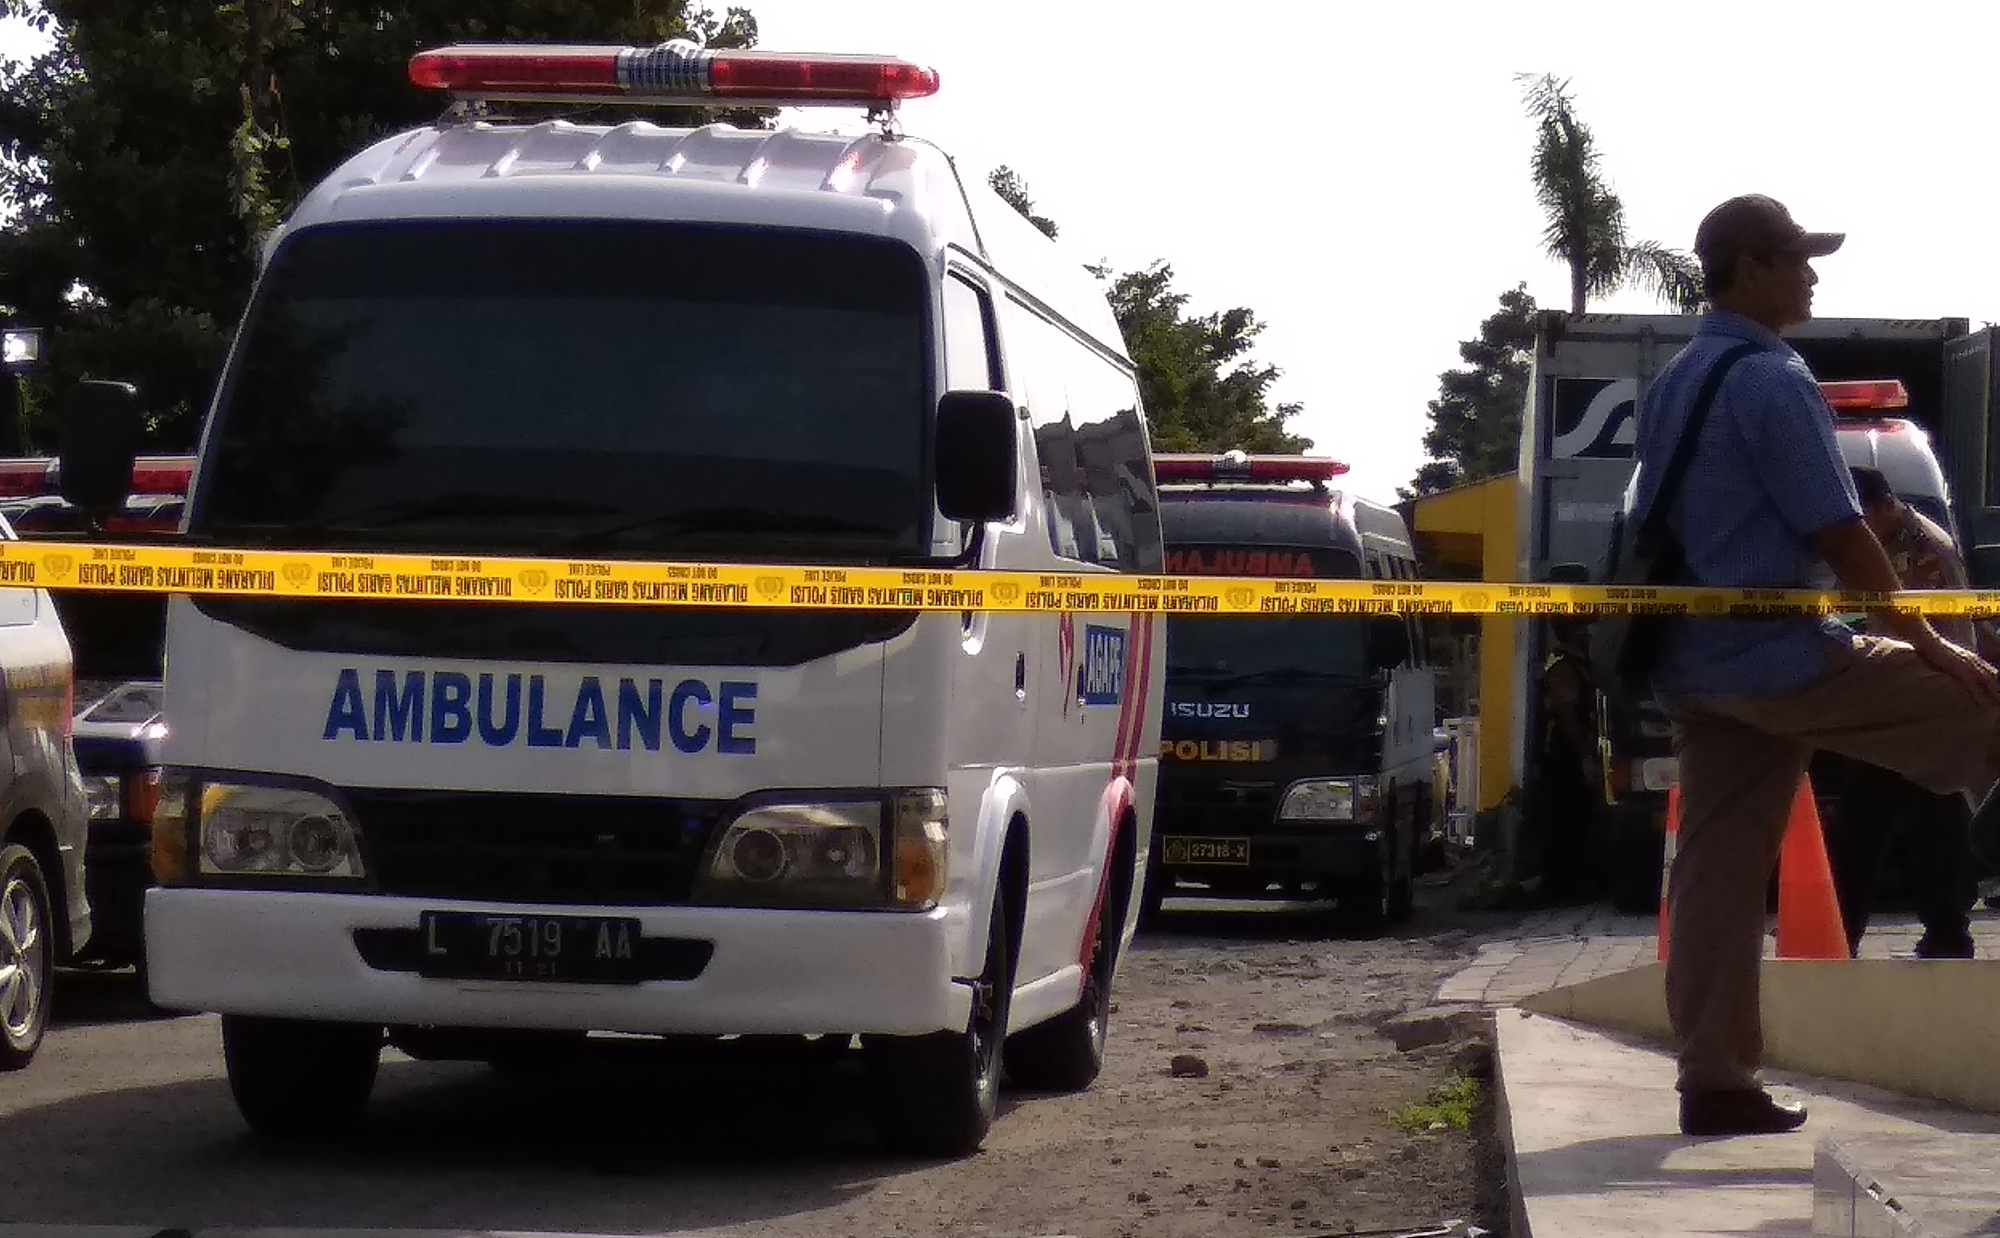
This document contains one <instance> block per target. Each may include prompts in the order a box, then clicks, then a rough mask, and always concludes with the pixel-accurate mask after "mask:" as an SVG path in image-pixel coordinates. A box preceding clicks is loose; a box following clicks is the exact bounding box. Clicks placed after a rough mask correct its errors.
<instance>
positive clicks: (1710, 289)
mask: <svg viewBox="0 0 2000 1238" xmlns="http://www.w3.org/2000/svg"><path fill="white" fill-rule="evenodd" d="M1844 239H1845V238H1844V236H1843V235H1842V234H1837V233H1823V232H1807V231H1806V230H1805V229H1803V228H1801V227H1800V226H1799V225H1798V224H1797V223H1795V222H1794V221H1793V219H1792V217H1791V214H1790V212H1789V211H1787V210H1786V209H1785V207H1784V206H1783V205H1781V204H1780V203H1778V202H1776V201H1774V200H1772V199H1770V198H1768V197H1764V196H1762V195H1754V194H1753V195H1747V196H1744V197H1739V198H1732V199H1731V200H1729V201H1728V202H1725V203H1723V204H1722V205H1720V206H1718V207H1716V208H1715V209H1714V210H1713V211H1711V212H1710V213H1709V214H1708V216H1707V217H1706V218H1705V219H1703V220H1702V223H1701V227H1700V229H1699V230H1698V231H1697V233H1696V236H1695V253H1696V255H1697V256H1698V257H1699V258H1700V260H1701V265H1702V276H1703V281H1704V286H1705V289H1706V291H1707V294H1708V299H1709V303H1710V305H1711V306H1712V307H1713V310H1712V312H1711V313H1709V314H1708V315H1707V316H1705V317H1704V318H1703V319H1702V322H1701V325H1700V327H1699V329H1698V331H1697V333H1696V335H1695V338H1694V339H1693V340H1692V341H1691V342H1690V343H1689V344H1688V346H1687V347H1686V348H1684V349H1683V350H1681V352H1680V353H1679V354H1677V355H1676V356H1675V357H1674V358H1673V359H1672V360H1671V361H1669V362H1668V363H1667V365H1666V366H1665V367H1664V368H1663V369H1662V370H1661V372H1660V374H1659V376H1658V377H1657V378H1656V379H1655V380H1654V381H1653V383H1652V385H1651V387H1650V388H1649V389H1648V390H1647V392H1646V396H1645V402H1644V405H1643V407H1642V409H1641V412H1640V417H1639V426H1638V439H1637V443H1636V455H1637V457H1638V465H1639V476H1638V482H1639V484H1638V487H1637V489H1636V491H1635V494H1634V498H1635V507H1634V517H1633V518H1634V519H1639V518H1642V517H1643V515H1644V513H1645V512H1646V510H1647V508H1648V507H1649V506H1650V504H1651V502H1652V497H1653V489H1654V488H1655V486H1656V484H1657V481H1658V479H1659V476H1660V474H1661V473H1662V472H1663V471H1664V470H1665V468H1666V462H1667V460H1668V459H1669V458H1670V457H1671V456H1672V455H1673V453H1674V449H1675V447H1676V446H1677V445H1678V444H1679V441H1680V437H1681V433H1682V430H1683V429H1684V428H1685V426H1686V425H1687V423H1688V419H1689V413H1690V412H1691V411H1692V408H1691V406H1692V404H1693V401H1694V397H1695V392H1696V391H1697V390H1698V389H1699V388H1700V386H1701V385H1702V383H1703V380H1704V379H1705V378H1706V377H1707V376H1708V374H1709V371H1710V369H1711V367H1712V366H1713V365H1714V364H1715V363H1716V360H1717V358H1718V357H1720V356H1721V355H1722V354H1723V353H1725V352H1728V351H1729V350H1730V349H1732V348H1734V347H1736V346H1738V345H1740V344H1743V343H1749V344H1752V345H1754V346H1755V351H1753V352H1751V353H1750V354H1749V355H1747V356H1744V357H1742V358H1740V359H1739V360H1737V361H1736V362H1735V364H1734V366H1733V367H1732V368H1731V369H1730V371H1729V372H1728V374H1727V375H1726V376H1725V377H1724V378H1723V380H1722V383H1721V385H1720V387H1719V388H1718V389H1717V391H1716V395H1715V402H1714V404H1713V405H1712V406H1711V407H1710V410H1709V413H1708V417H1707V419H1706V421H1705V422H1704V423H1703V424H1702V426H1701V428H1700V431H1699V434H1698V437H1697V439H1696V443H1695V448H1694V452H1693V455H1692V458H1691V462H1690V464H1689V466H1688V470H1687V474H1686V476H1685V477H1684V478H1683V480H1682V483H1681V487H1680V490H1679V493H1678V494H1677V495H1674V496H1671V503H1670V506H1669V507H1668V509H1667V513H1666V514H1667V521H1666V523H1667V528H1668V529H1669V530H1670V531H1671V533H1672V534H1673V536H1674V537H1675V539H1676V540H1677V541H1678V542H1679V544H1680V548H1681V554H1682V558H1683V561H1684V563H1685V582H1684V583H1688V584H1699V585H1704V586H1710V587H1719V588H1810V587H1812V586H1813V577H1814V575H1815V574H1816V572H1818V570H1819V569H1820V565H1822V564H1824V565H1825V568H1827V569H1830V570H1831V571H1832V573H1833V575H1834V577H1835V579H1836V580H1837V581H1838V582H1839V584H1840V587H1842V588H1846V589H1853V590H1865V591H1870V592H1892V591H1895V590H1896V589H1898V588H1900V587H1901V582H1900V581H1899V580H1898V578H1897V576H1896V572H1895V569H1894V567H1893V566H1892V565H1891V563H1890V561H1889V558H1888V556H1887V554H1886V553H1885V552H1884V551H1883V549H1882V544H1881V542H1879V541H1878V540H1877V539H1876V537H1875V534H1874V533H1873V532H1871V531H1870V530H1869V528H1868V526H1867V525H1866V524H1865V523H1864V522H1863V520H1862V513H1861V508H1860V504H1859V503H1858V502H1857V500H1856V496H1855V491H1854V482H1853V479H1852V478H1851V477H1850V476H1849V474H1848V469H1847V465H1846V463H1845V461H1844V460H1843V459H1842V457H1841V454H1840V448H1839V447H1838V445H1837V444H1836V442H1835V438H1834V425H1833V413H1832V410H1831V409H1829V408H1828V407H1827V404H1826V400H1825V398H1824V397H1823V396H1822V395H1821V394H1820V391H1819V387H1818V384H1817V383H1816V382H1815V381H1814V378H1813V375H1812V371H1811V370H1810V369H1808V368H1807V366H1806V363H1805V361H1804V359H1803V358H1801V357H1800V356H1799V355H1798V353H1796V352H1795V351H1793V349H1792V348H1791V347H1790V346H1789V345H1787V344H1786V343H1785V342H1784V340H1783V339H1781V338H1780V336H1779V333H1780V332H1782V331H1785V330H1787V329H1789V328H1791V327H1794V326H1797V325H1799V324H1801V323H1804V322H1806V321H1808V320H1809V319H1810V318H1811V317H1812V295H1813V293H1812V290H1813V285H1814V284H1816V283H1818V282H1819V277H1818V276H1817V274H1815V273H1814V271H1813V269H1812V259H1814V258H1819V257H1824V256H1826V255H1828V254H1831V253H1833V252H1834V251H1836V250H1837V249H1839V248H1840V245H1841V243H1842V241H1843V240H1844ZM1883 628H1884V631H1885V633H1886V635H1857V634H1855V633H1853V632H1850V631H1849V630H1848V629H1846V628H1845V627H1843V626H1842V625H1841V624H1840V623H1839V622H1838V621H1837V620H1834V619H1832V618H1828V619H1825V620H1820V619H1814V618H1810V617H1783V618H1762V619H1751V618H1744V619H1734V618H1729V619H1725V618H1716V619H1680V620H1675V621H1674V622H1672V623H1671V624H1668V625H1666V626H1665V630H1664V632H1663V634H1662V643H1661V648H1660V652H1659V658H1658V661H1657V662H1656V664H1655V666H1654V669H1653V690H1654V692H1655V694H1656V695H1657V696H1658V698H1659V700H1660V702H1661V704H1662V705H1663V706H1664V707H1665V708H1666V710H1667V713H1668V715H1669V716H1670V717H1671V718H1672V719H1673V722H1674V731H1675V748H1676V751H1677V753H1678V754H1679V757H1680V771H1681V821H1680V833H1679V839H1678V842H1677V846H1676V850H1675V853H1674V864H1673V868H1672V873H1671V876H1670V878H1669V881H1670V888H1669V891H1668V895H1669V901H1670V905H1669V912H1668V914H1669V923H1668V933H1669V937H1670V939H1671V941H1672V943H1673V948H1672V950H1671V951H1669V953H1668V960H1667V1008H1668V1013H1669V1015H1670V1017H1671V1019H1672V1023H1673V1027H1674V1032H1675V1035H1676V1036H1677V1037H1678V1038H1679V1040H1680V1041H1681V1054H1680V1080H1679V1087H1680V1092H1681V1129H1682V1130H1683V1132H1685V1133H1686V1134H1689V1135H1735V1134H1771V1133H1777V1132H1781V1131H1788V1130H1794V1129H1797V1128H1798V1127H1799V1126H1800V1125H1801V1124H1803V1123H1804V1121H1805V1117H1806V1115H1805V1110H1804V1109H1803V1108H1801V1107H1799V1106H1796V1105H1785V1104H1780V1103H1779V1102H1778V1101H1776V1100H1775V1099H1773V1098H1772V1097H1771V1096H1770V1094H1769V1093H1767V1092H1766V1091H1765V1090H1764V1089H1763V1087H1762V1085H1761V1084H1760V1083H1759V1081H1758V1077H1757V1067H1758V1063H1759V1058H1760V1057H1761V1054H1762V1049H1763V1041H1762V1029H1761V1021H1760V1012H1759V1007H1758V975H1759V970H1760V967H1761V963H1762V958H1763V947H1764V915H1765V910H1764V908H1765V894H1766V890H1767V888H1768V885H1769V881H1770V877H1771V873H1772V871H1773V869H1774V868H1775V866H1776V864H1777V860H1778V851H1779V847H1780V845H1781V843H1782V842H1783V840H1784V832H1785V825H1786V822H1787V820H1788V819H1789V816H1790V810H1791V805H1792V801H1793V799H1794V797H1795V796H1796V794H1797V791H1798V787H1799V783H1800V780H1801V779H1802V778H1803V777H1804V775H1805V772H1806V763H1807V760H1808V759H1809V758H1810V756H1811V755H1812V753H1813V752H1814V751H1815V750H1822V749H1823V750H1827V751H1832V752H1837V753H1839V754H1841V755H1843V756H1847V757H1851V758H1854V759H1856V760H1861V761H1866V762H1869V763H1870V764H1873V765H1877V766H1880V767H1882V768H1885V769H1889V770H1894V771H1895V772H1897V773H1900V774H1903V775H1904V776H1906V777H1908V778H1909V779H1910V780H1911V781H1913V782H1916V783H1918V784H1919V785H1921V786H1924V787H1927V788H1929V789H1930V790H1933V791H1937V792H1940V793H1951V792H1962V791H1969V792H1971V793H1972V794H1973V795H1975V796H1979V795H1984V794H1985V793H1986V791H1987V790H1988V788H1990V787H1993V786H1994V785H1995V783H1996V782H2000V681H1996V678H1995V674H1994V671H1993V669H1992V668H1991V667H1990V666H1988V665H1987V664H1986V663H1985V662H1983V661H1981V660H1980V659H1979V658H1978V657H1977V655H1975V654H1973V653H1971V652H1970V651H1967V650H1964V649H1961V648H1959V647H1958V646H1955V645H1952V644H1950V643H1949V642H1947V641H1945V640H1944V639H1942V638H1941V637H1940V636H1939V635H1938V633H1937V632H1936V631H1935V630H1934V629H1933V628H1932V627H1931V625H1930V624H1929V622H1927V621H1926V620H1925V619H1923V618H1922V617H1921V616H1914V615H1899V616H1893V617H1889V618H1887V619H1885V620H1884V621H1883Z"/></svg>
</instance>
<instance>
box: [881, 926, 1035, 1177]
mask: <svg viewBox="0 0 2000 1238" xmlns="http://www.w3.org/2000/svg"><path fill="white" fill-rule="evenodd" d="M1014 956H1015V949H1014V942H1013V935H1012V926H1011V924H1010V919H1009V915H1008V903H1007V896H1006V895H1005V894H1004V893H1003V894H1002V896H1000V897H996V898H995V899H994V900H993V919H992V923H991V924H989V925H988V926H987V930H986V962H985V964H984V966H983V967H982V968H981V969H980V973H979V979H978V981H977V983H976V984H975V986H974V991H973V996H972V1013H971V1016H970V1017H969V1018H968V1020H967V1025H966V1030H964V1031H962V1032H937V1033H933V1034H932V1035H929V1036H863V1037H862V1038H861V1061H862V1068H863V1070H864V1072H865V1073H866V1076H867V1080H868V1106H869V1117H870V1118H871V1120H872V1121H873V1124H874V1127H875V1133H876V1135H877V1137H879V1138H880V1139H881V1141H882V1144H883V1146H884V1147H886V1148H887V1149H888V1150H889V1151H890V1152H891V1153H894V1154H896V1155H899V1156H913V1157H926V1158H928V1157H959V1156H970V1155H972V1154H973V1153H975V1152H977V1151H979V1149H980V1146H981V1145H982V1144H984V1143H985V1142H986V1134H987V1132H988V1131H990V1130H992V1129H993V1120H994V1118H995V1117H996V1116H997V1115H998V1114H999V1107H1000V1075H1001V1045H1002V1044H1003V1043H1004V1042H1005V1039H1006V1035H1007V1014H1008V1011H1009V1010H1010V1008H1011V1007H1012V1005H1013V998H1014V962H1015V957H1014Z"/></svg>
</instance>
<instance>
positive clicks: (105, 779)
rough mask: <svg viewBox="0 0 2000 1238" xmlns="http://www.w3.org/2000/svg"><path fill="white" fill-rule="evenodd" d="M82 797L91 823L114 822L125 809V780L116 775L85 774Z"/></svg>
mask: <svg viewBox="0 0 2000 1238" xmlns="http://www.w3.org/2000/svg"><path fill="white" fill-rule="evenodd" d="M83 795H84V799H85V800H86V801H87V802H88V803H89V804H90V819H91V820H92V821H115V820H117V819H118V816H119V814H120V813H121V812H123V811H124V808H125V780H124V779H122V778H120V777H119V776H118V775H116V774H85V775H84V776H83Z"/></svg>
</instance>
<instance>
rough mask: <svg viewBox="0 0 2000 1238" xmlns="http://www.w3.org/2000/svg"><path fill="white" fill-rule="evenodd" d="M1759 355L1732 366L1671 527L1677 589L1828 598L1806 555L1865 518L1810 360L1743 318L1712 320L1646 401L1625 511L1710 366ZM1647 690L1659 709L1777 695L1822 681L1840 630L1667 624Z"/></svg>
mask: <svg viewBox="0 0 2000 1238" xmlns="http://www.w3.org/2000/svg"><path fill="white" fill-rule="evenodd" d="M1745 341H1748V342H1751V343H1754V344H1758V345H1761V347H1762V351H1760V352H1755V353H1751V354H1750V355H1749V356H1746V357H1744V358H1742V359H1741V360H1739V361H1738V362H1737V363H1736V365H1735V367H1734V368H1733V369H1732V370H1730V372H1729V375H1728V377H1727V378H1725V379H1724V380H1723V382H1722V386H1721V388H1720V389H1719V390H1718V391H1717V392H1716V397H1715V403H1714V405H1713V406H1712V407H1711V408H1710V409H1709V413H1708V420H1707V421H1706V422H1705V423H1704V424H1703V426H1702V430H1701V437H1700V441H1699V442H1698V443H1697V445H1696V447H1695V452H1694V457H1693V459H1692V460H1691V461H1690V463H1689V466H1688V471H1687V475H1686V477H1685V478H1683V479H1682V482H1681V490H1680V494H1679V496H1678V498H1677V499H1676V500H1675V502H1674V504H1673V507H1672V509H1671V510H1670V511H1669V512H1668V513H1667V526H1668V528H1670V529H1671V530H1672V531H1673V534H1674V536H1675V537H1676V538H1677V539H1678V540H1679V541H1680V545H1681V550H1682V553H1683V555H1684V556H1685V557H1686V561H1687V573H1686V579H1685V581H1684V583H1688V584H1699V585H1707V586H1711V587H1715V588H1739V589H1740V588H1770V589H1803V588H1814V587H1826V585H1827V584H1828V582H1829V580H1830V576H1829V574H1828V569H1827V568H1826V566H1825V564H1824V563H1823V562H1822V561H1821V559H1820V558H1819V556H1818V555H1817V554H1815V553H1814V552H1813V550H1812V549H1811V547H1810V546H1809V545H1808V541H1809V539H1810V538H1811V537H1812V536H1813V535H1814V534H1817V533H1819V532H1821V531H1822V530H1824V529H1827V528H1830V527H1832V526H1834V525H1837V524H1840V523H1841V522H1843V521H1847V520H1858V519H1860V517H1861V505H1860V502H1859V500H1858V499H1857V498H1856V497H1855V493H1854V479H1853V478H1852V477H1851V476H1850V475H1849V474H1848V471H1847V464H1846V462H1845V461H1844V460H1843V459H1842V457H1841V454H1840V446H1839V444H1838V442H1837V441H1836V440H1835V438H1834V424H1833V410H1832V409H1830V408H1828V407H1827V403H1826V398H1825V397H1824V396H1823V395H1822V394H1821V393H1820V390H1819V385H1818V383H1817V382H1816V381H1815V380H1814V379H1813V375H1812V371H1811V370H1810V369H1809V368H1807V366H1806V363H1805V359H1804V358H1802V357H1800V356H1799V354H1798V353H1797V352H1795V351H1794V350H1793V349H1792V347H1791V346H1790V345H1789V344H1786V343H1785V342H1784V340H1782V339H1780V338H1779V337H1778V336H1777V335H1776V334H1775V333H1773V332H1771V331H1769V330H1767V329H1766V328H1764V327H1762V326H1760V325H1758V324H1757V323H1754V322H1751V321H1750V320H1749V319H1746V318H1743V317H1740V316H1738V315H1735V314H1728V313H1711V314H1709V315H1707V316H1705V317H1704V318H1703V319H1702V322H1701V325H1700V327H1699V328H1697V330H1696V332H1695V336H1694V339H1693V340H1691V341H1690V342H1689V343H1688V346H1687V347H1686V348H1684V349H1682V350H1681V351H1680V352H1679V353H1678V354H1676V355H1675V356H1674V358H1673V359H1672V360H1671V361H1669V362H1667V364H1666V366H1665V367H1664V368H1663V369H1662V370H1661V371H1660V374H1659V376H1658V377H1657V378H1656V379H1654V381H1653V384H1652V386H1651V387H1650V388H1649V389H1648V390H1647V392H1646V399H1645V403H1644V405H1643V406H1642V408H1641V409H1640V412H1639V426H1638V434H1637V442H1636V444H1635V451H1636V455H1637V458H1638V464H1639V469H1640V472H1639V485H1638V491H1637V494H1636V495H1635V498H1636V503H1635V506H1634V511H1635V512H1636V513H1644V512H1645V511H1646V509H1647V508H1648V507H1649V506H1650V505H1651V503H1652V496H1653V490H1654V488H1655V487H1656V486H1657V485H1658V482H1659V477H1660V474H1661V473H1663V472H1665V471H1666V467H1667V461H1668V460H1669V459H1670V458H1671V457H1672V455H1673V451H1674V447H1675V445H1676V443H1677V442H1678V441H1679V438H1680V432H1681V427H1682V426H1683V425H1685V424H1686V422H1687V415H1688V413H1689V412H1690V411H1691V406H1692V405H1693V403H1694V398H1695V393H1696V392H1697V391H1698V390H1699V389H1700V387H1701V385H1702V381H1703V380H1704V379H1705V378H1706V377H1707V375H1708V373H1709V369H1710V367H1711V366H1713V365H1714V363H1715V362H1716V360H1717V359H1718V358H1719V357H1720V356H1721V355H1722V354H1723V353H1724V352H1726V351H1728V350H1729V349H1730V348H1732V347H1734V346H1735V345H1737V344H1739V343H1742V342H1745ZM1664 636H1665V639H1664V642H1663V644H1664V648H1663V649H1662V650H1661V655H1660V660H1659V663H1658V665H1657V666H1656V667H1655V669H1654V674H1653V690H1654V691H1655V692H1656V693H1657V694H1658V695H1659V696H1660V697H1661V698H1662V699H1664V700H1672V699H1675V698H1686V697H1696V696H1773V695H1779V694H1783V693H1786V692H1790V691H1793V690H1795V689H1797V688H1800V687H1802V686H1804V685H1805V684H1807V683H1810V682H1811V681H1812V680H1814V679H1816V678H1817V677H1819V676H1820V675H1821V674H1823V673H1824V672H1825V671H1826V669H1827V644H1828V638H1829V637H1833V638H1836V639H1845V638H1846V636H1847V633H1846V631H1845V630H1844V629H1843V628H1842V627H1841V626H1840V624H1839V623H1838V621H1836V620H1834V619H1831V618H1828V619H1825V620H1817V619H1812V618H1807V617H1804V616H1800V617H1792V618H1771V619H1676V620H1672V621H1670V622H1669V623H1668V624H1667V625H1666V630H1665V634H1664Z"/></svg>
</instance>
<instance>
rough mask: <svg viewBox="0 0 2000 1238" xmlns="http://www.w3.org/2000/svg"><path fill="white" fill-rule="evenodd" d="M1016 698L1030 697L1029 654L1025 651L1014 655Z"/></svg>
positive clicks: (1021, 699)
mask: <svg viewBox="0 0 2000 1238" xmlns="http://www.w3.org/2000/svg"><path fill="white" fill-rule="evenodd" d="M1014 699H1015V700H1017V701H1025V700H1027V699H1028V655H1027V654H1026V653H1025V652H1017V653H1015V655H1014Z"/></svg>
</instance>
